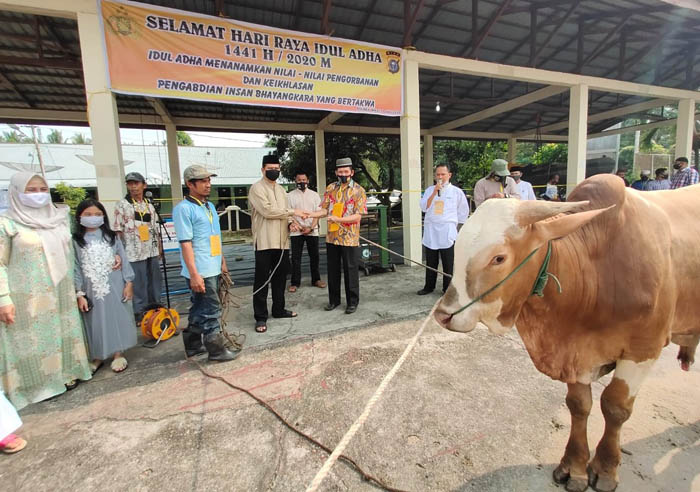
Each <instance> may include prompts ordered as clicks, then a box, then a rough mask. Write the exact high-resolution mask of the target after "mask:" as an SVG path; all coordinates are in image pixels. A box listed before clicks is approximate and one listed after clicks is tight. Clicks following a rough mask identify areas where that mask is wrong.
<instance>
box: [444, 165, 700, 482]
mask: <svg viewBox="0 0 700 492" xmlns="http://www.w3.org/2000/svg"><path fill="white" fill-rule="evenodd" d="M698 210H700V185H696V186H692V187H687V188H682V189H679V190H671V191H657V192H638V191H635V190H630V189H626V188H625V187H624V184H623V181H622V180H621V179H620V178H618V177H616V176H612V175H600V176H594V177H592V178H589V179H587V180H585V181H584V182H582V183H581V184H580V185H579V186H577V187H576V189H575V190H574V191H573V192H572V193H571V194H570V196H569V202H568V203H555V202H544V201H537V202H534V201H517V200H488V201H486V202H484V204H483V205H481V207H479V208H478V209H477V211H476V213H475V214H474V215H473V216H472V217H471V218H470V219H469V220H468V221H467V222H466V224H465V225H464V227H463V228H462V230H461V231H460V234H459V237H458V239H457V243H456V246H455V267H454V276H453V278H452V282H451V284H450V287H449V289H448V291H447V292H446V294H445V295H444V296H443V298H442V299H441V300H440V303H439V304H438V307H437V308H436V311H435V318H436V320H437V321H438V322H439V323H440V324H441V325H442V326H444V327H445V328H448V329H450V330H453V331H459V332H469V331H471V330H473V329H474V327H475V326H476V324H477V322H482V323H483V324H485V325H486V326H487V327H488V328H489V329H490V330H491V331H492V332H494V333H497V334H502V333H505V332H506V331H508V330H509V329H511V328H512V327H513V326H515V327H516V329H517V330H518V333H519V334H520V336H521V337H522V339H523V342H524V343H525V347H526V348H527V351H528V353H529V354H530V357H531V359H532V361H533V362H534V364H535V367H537V369H538V370H539V371H541V372H543V373H544V374H546V375H548V376H549V377H551V378H552V379H556V380H559V381H563V382H565V383H567V385H568V393H567V396H566V404H567V406H568V408H569V411H570V412H571V433H570V436H569V442H568V444H567V446H566V451H565V452H564V456H563V458H562V459H561V462H560V464H559V466H558V467H557V468H556V469H555V470H554V479H555V480H556V481H557V482H559V483H566V489H567V490H569V491H582V490H585V489H586V488H587V486H588V485H589V484H590V485H591V486H592V487H593V488H594V489H595V490H598V491H606V492H607V491H611V490H614V489H615V487H616V486H617V482H618V475H617V469H618V466H619V464H620V429H621V427H622V424H623V423H624V422H625V421H626V420H627V419H628V418H629V417H630V414H631V413H632V406H633V403H634V399H635V396H636V394H637V391H638V390H639V387H640V385H641V384H642V381H643V380H644V378H645V377H646V376H647V374H648V372H649V370H650V369H651V367H652V365H653V364H654V361H656V359H657V358H658V357H659V355H660V353H661V350H662V349H663V347H664V346H666V345H667V344H668V343H669V341H673V342H674V343H677V344H679V345H680V346H681V348H680V351H679V353H678V359H679V360H680V362H681V367H682V368H683V369H684V370H688V368H689V366H690V365H691V364H692V363H693V361H694V354H695V349H696V347H697V345H698V340H699V339H700V303H698V302H697V299H696V298H695V297H696V295H697V293H696V292H697V291H696V287H697V282H698V280H700V252H698V249H697V248H698V243H699V242H700V220H698V216H697V213H698ZM550 241H551V248H552V249H551V260H550V262H549V264H548V265H545V266H546V271H547V272H549V273H551V274H553V275H555V276H556V277H557V278H558V280H559V281H560V282H561V287H562V292H561V293H559V292H558V288H557V284H556V282H555V281H554V280H553V279H552V278H551V277H548V278H550V280H549V282H548V283H547V285H546V287H545V288H544V291H543V292H541V293H542V294H543V296H542V297H540V296H539V295H533V286H534V285H535V283H536V280H537V279H538V278H544V274H543V275H542V276H540V275H539V274H540V271H541V268H542V266H543V263H545V257H546V255H547V249H548V245H549V244H550ZM535 250H536V252H535V253H534V254H533V255H532V256H531V258H530V259H529V260H527V261H525V263H524V264H522V266H521V268H520V269H519V270H518V271H517V272H515V273H514V274H513V275H512V276H510V277H509V278H508V280H506V281H505V282H504V283H502V284H501V285H500V286H498V287H497V288H496V289H495V290H493V291H492V292H491V293H489V294H487V295H486V296H484V297H483V298H482V299H478V298H479V296H480V295H481V294H483V293H484V292H487V291H488V290H489V289H490V288H491V287H493V286H494V285H496V284H497V283H498V282H500V281H501V280H503V279H504V278H505V277H507V276H508V274H510V273H511V272H513V270H515V269H516V268H517V266H518V265H520V264H521V263H522V262H523V261H524V260H525V258H526V257H527V256H528V255H529V254H530V253H531V252H533V251H535ZM470 303H473V304H471V305H470V306H469V307H468V308H466V309H464V310H462V311H460V312H458V313H457V311H459V310H460V309H461V308H463V307H464V306H467V305H469V304H470ZM455 313H456V314H455ZM612 370H614V371H615V373H614V375H613V378H612V380H611V381H610V383H609V384H608V386H607V387H606V388H605V390H604V391H603V393H602V395H601V398H600V406H601V409H602V412H603V416H604V417H605V431H604V434H603V437H602V439H601V440H600V442H599V443H598V446H597V448H596V453H595V457H594V458H593V460H591V461H590V462H589V458H590V453H589V448H588V441H587V437H586V425H587V420H588V415H589V413H590V410H591V405H592V399H591V386H590V385H591V382H592V381H595V380H596V379H598V378H599V377H601V376H603V375H605V374H607V373H609V372H610V371H612Z"/></svg>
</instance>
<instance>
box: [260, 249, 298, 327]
mask: <svg viewBox="0 0 700 492" xmlns="http://www.w3.org/2000/svg"><path fill="white" fill-rule="evenodd" d="M280 255H282V261H281V263H280V266H279V267H278V268H277V270H276V271H275V274H274V275H273V276H272V280H270V283H269V286H270V287H271V288H272V315H273V316H279V315H281V314H282V313H284V287H285V284H286V283H287V272H288V271H289V250H288V249H263V250H261V251H256V252H255V283H254V284H253V292H255V291H256V290H258V289H260V292H258V293H257V294H255V295H254V296H253V313H254V314H255V321H267V288H268V285H265V287H263V288H262V289H261V288H260V286H261V285H263V284H264V283H265V282H267V279H268V278H269V277H270V274H271V273H272V270H273V269H274V268H275V266H276V265H277V262H278V261H280Z"/></svg>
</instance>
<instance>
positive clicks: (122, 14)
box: [105, 7, 136, 37]
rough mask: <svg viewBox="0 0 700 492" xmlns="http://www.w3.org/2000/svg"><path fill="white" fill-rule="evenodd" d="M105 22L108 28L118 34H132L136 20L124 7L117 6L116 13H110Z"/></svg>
mask: <svg viewBox="0 0 700 492" xmlns="http://www.w3.org/2000/svg"><path fill="white" fill-rule="evenodd" d="M106 20H107V22H106V23H105V24H106V25H107V26H108V27H109V28H110V30H111V31H112V32H113V33H114V34H117V35H120V36H129V37H131V36H134V35H135V34H136V29H135V27H136V22H134V21H133V20H132V18H131V16H130V15H129V12H128V11H127V10H126V9H125V8H124V7H117V13H116V15H111V16H109V17H108V18H107V19H106Z"/></svg>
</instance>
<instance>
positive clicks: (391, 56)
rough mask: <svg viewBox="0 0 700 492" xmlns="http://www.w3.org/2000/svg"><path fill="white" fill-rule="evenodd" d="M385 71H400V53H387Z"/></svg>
mask: <svg viewBox="0 0 700 492" xmlns="http://www.w3.org/2000/svg"><path fill="white" fill-rule="evenodd" d="M386 57H387V59H388V61H387V69H388V70H389V72H390V73H397V72H398V71H399V70H401V53H399V52H397V51H387V52H386Z"/></svg>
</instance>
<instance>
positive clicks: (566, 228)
mask: <svg viewBox="0 0 700 492" xmlns="http://www.w3.org/2000/svg"><path fill="white" fill-rule="evenodd" d="M614 206H615V205H611V206H610V207H606V208H599V209H597V210H588V211H586V212H579V213H575V214H559V215H555V216H554V217H550V218H549V219H545V220H540V221H539V222H535V223H534V224H533V225H532V230H533V232H534V233H535V234H536V235H537V237H538V238H539V239H541V240H543V241H549V240H550V239H558V238H560V237H564V236H566V235H568V234H571V233H572V232H574V231H576V230H578V229H580V228H581V227H583V226H585V225H586V224H588V223H589V222H590V221H591V220H593V219H595V218H596V217H598V216H599V215H600V214H602V213H603V212H606V211H608V210H610V209H611V208H613V207H614Z"/></svg>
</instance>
